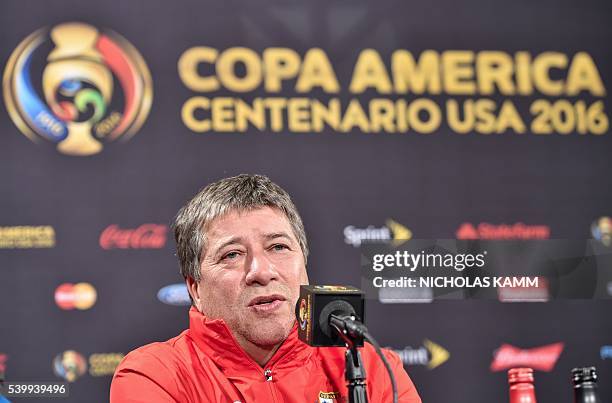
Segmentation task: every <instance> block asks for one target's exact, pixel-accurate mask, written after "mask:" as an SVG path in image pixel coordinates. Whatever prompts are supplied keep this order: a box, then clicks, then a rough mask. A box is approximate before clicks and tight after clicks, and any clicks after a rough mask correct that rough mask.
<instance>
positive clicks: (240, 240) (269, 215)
mask: <svg viewBox="0 0 612 403" xmlns="http://www.w3.org/2000/svg"><path fill="white" fill-rule="evenodd" d="M206 240H207V247H206V252H205V254H204V255H203V256H202V259H201V262H202V264H201V266H200V269H201V281H200V283H199V284H198V287H199V290H200V301H199V304H198V303H197V301H196V304H197V305H198V306H197V307H198V309H199V310H200V311H201V312H202V313H203V314H204V315H206V316H207V317H208V318H211V319H223V320H224V321H225V323H226V324H227V325H228V327H229V328H230V330H231V331H232V333H233V334H234V336H235V337H236V338H237V339H238V340H239V341H240V339H246V340H247V341H249V342H251V343H253V344H255V345H258V346H273V345H276V344H279V343H281V342H282V341H284V340H285V339H286V338H287V336H288V335H289V332H290V331H291V328H292V327H293V323H294V320H295V313H294V312H295V311H294V307H295V304H296V301H297V299H298V296H299V288H300V284H308V277H307V275H306V267H305V263H304V256H303V254H302V250H301V248H300V245H299V243H298V241H297V238H296V237H295V235H294V233H293V230H292V229H291V225H290V224H289V221H288V220H287V218H286V217H285V215H284V214H283V213H282V212H281V211H279V210H277V209H275V208H271V207H262V208H258V209H255V210H250V211H238V210H232V211H230V212H229V213H227V214H225V215H223V216H221V217H218V218H216V219H215V220H213V221H212V223H211V224H210V226H209V228H208V230H207V231H206Z"/></svg>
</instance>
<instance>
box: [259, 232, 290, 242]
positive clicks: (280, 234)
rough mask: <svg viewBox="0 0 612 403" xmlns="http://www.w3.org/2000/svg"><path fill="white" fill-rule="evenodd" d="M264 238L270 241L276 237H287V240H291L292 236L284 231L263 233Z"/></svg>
mask: <svg viewBox="0 0 612 403" xmlns="http://www.w3.org/2000/svg"><path fill="white" fill-rule="evenodd" d="M263 237H264V239H266V240H267V241H270V240H272V239H277V238H287V240H289V241H293V238H291V236H289V234H287V233H286V232H282V231H281V232H272V233H270V234H264V236H263Z"/></svg>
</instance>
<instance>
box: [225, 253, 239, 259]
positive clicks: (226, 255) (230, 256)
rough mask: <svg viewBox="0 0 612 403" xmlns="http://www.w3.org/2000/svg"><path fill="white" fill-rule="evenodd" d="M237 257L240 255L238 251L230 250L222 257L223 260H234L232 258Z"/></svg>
mask: <svg viewBox="0 0 612 403" xmlns="http://www.w3.org/2000/svg"><path fill="white" fill-rule="evenodd" d="M237 257H238V252H229V253H226V254H225V255H223V257H222V258H221V259H222V260H225V259H229V260H232V259H236V258H237Z"/></svg>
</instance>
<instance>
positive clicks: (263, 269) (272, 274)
mask: <svg viewBox="0 0 612 403" xmlns="http://www.w3.org/2000/svg"><path fill="white" fill-rule="evenodd" d="M247 270H248V271H247V275H246V284H247V285H253V284H260V285H267V284H268V283H269V282H270V281H272V280H276V279H278V272H277V271H276V267H275V266H274V264H273V263H272V262H271V261H270V259H268V257H267V256H266V251H265V250H264V251H257V252H253V253H251V254H250V256H249V258H248V259H247Z"/></svg>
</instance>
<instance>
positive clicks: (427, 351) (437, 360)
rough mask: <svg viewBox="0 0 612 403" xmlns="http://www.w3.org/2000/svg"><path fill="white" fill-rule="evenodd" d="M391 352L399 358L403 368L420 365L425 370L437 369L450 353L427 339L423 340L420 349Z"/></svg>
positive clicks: (408, 348)
mask: <svg viewBox="0 0 612 403" xmlns="http://www.w3.org/2000/svg"><path fill="white" fill-rule="evenodd" d="M393 351H395V352H396V353H397V354H398V355H399V356H400V359H401V360H402V363H404V366H415V365H422V366H425V367H427V369H434V368H437V367H439V366H440V365H442V364H444V363H445V362H446V361H448V359H449V358H450V353H449V352H448V351H447V350H446V349H445V348H444V347H442V346H440V345H439V344H436V343H434V342H433V341H431V340H428V339H425V340H423V345H422V346H421V347H418V348H412V347H405V348H404V349H403V350H396V349H393Z"/></svg>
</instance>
